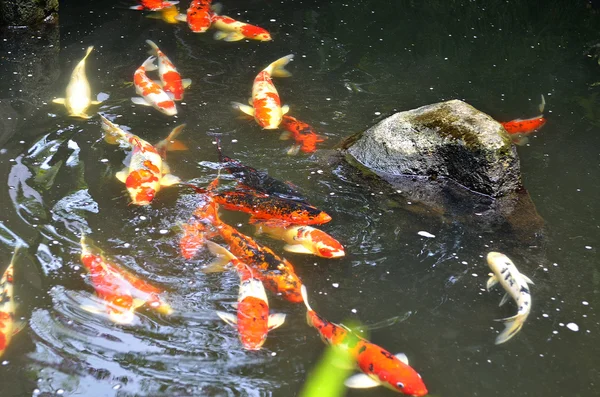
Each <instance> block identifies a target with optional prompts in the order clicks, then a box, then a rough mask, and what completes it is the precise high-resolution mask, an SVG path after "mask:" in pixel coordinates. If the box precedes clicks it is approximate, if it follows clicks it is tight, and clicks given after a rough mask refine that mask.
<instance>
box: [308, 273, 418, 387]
mask: <svg viewBox="0 0 600 397" xmlns="http://www.w3.org/2000/svg"><path fill="white" fill-rule="evenodd" d="M301 290H302V298H303V300H304V304H305V305H306V321H307V322H308V325H310V326H312V327H314V328H316V329H317V331H319V335H320V336H321V339H322V340H323V342H325V343H326V344H329V345H343V346H344V347H345V348H346V349H348V351H349V352H350V354H351V356H352V357H353V358H354V359H355V360H356V363H357V365H358V367H359V368H360V370H361V371H362V372H363V373H362V374H357V375H354V376H351V377H350V378H348V379H347V380H346V382H345V384H346V386H348V387H351V388H369V387H375V386H385V387H387V388H389V389H392V390H394V391H397V392H400V393H403V394H406V395H409V396H419V397H420V396H425V395H427V393H428V392H427V387H426V386H425V384H424V383H423V379H422V378H421V375H419V373H417V371H415V370H414V369H413V368H412V367H411V366H410V365H409V364H408V358H407V357H406V355H405V354H403V353H400V354H397V355H393V354H392V353H390V352H389V351H387V350H385V349H384V348H382V347H380V346H377V345H376V344H374V343H371V342H369V341H368V340H366V339H363V338H361V337H360V336H358V335H356V334H354V333H352V331H350V330H349V329H348V328H347V327H345V326H343V325H338V324H334V323H330V322H329V321H327V320H325V319H324V318H323V317H321V316H319V315H318V314H317V313H316V312H315V311H314V310H313V309H311V307H310V306H309V304H308V299H307V294H306V287H305V286H304V285H303V286H302V288H301Z"/></svg>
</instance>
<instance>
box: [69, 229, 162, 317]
mask: <svg viewBox="0 0 600 397" xmlns="http://www.w3.org/2000/svg"><path fill="white" fill-rule="evenodd" d="M80 243H81V262H82V263H83V265H84V266H85V267H86V269H87V270H88V271H89V276H90V281H91V283H92V286H93V287H94V289H95V290H96V295H98V297H99V298H100V299H102V300H103V301H104V303H105V307H103V308H102V309H104V311H105V312H107V313H108V317H109V318H110V319H111V320H112V321H114V322H116V323H119V324H131V323H132V322H133V317H134V311H135V309H137V308H138V307H141V306H143V305H145V304H147V305H148V306H149V307H151V308H153V309H155V310H156V311H158V312H159V313H162V314H171V313H173V310H172V309H171V307H170V306H169V305H168V304H167V303H165V302H164V301H163V300H162V299H161V298H160V294H161V293H162V291H161V290H160V289H158V288H156V287H154V286H153V285H151V284H149V283H147V282H146V281H144V280H142V279H140V278H138V277H137V276H135V275H133V274H131V273H129V272H128V271H126V270H125V269H123V268H121V267H120V266H119V265H117V264H116V263H114V262H111V261H109V260H107V259H106V258H105V257H104V254H103V253H102V252H101V251H100V250H98V249H96V248H95V247H93V246H92V245H91V244H90V243H89V242H88V241H87V238H86V237H85V236H83V235H82V236H81V241H80ZM84 309H86V310H88V311H90V312H94V313H98V312H101V311H100V310H98V308H96V307H88V306H86V307H84Z"/></svg>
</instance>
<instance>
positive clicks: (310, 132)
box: [280, 115, 325, 154]
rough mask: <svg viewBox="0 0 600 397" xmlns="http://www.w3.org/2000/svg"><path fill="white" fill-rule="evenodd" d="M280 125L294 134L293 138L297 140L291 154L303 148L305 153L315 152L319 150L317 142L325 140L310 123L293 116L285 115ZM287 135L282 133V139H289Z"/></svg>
mask: <svg viewBox="0 0 600 397" xmlns="http://www.w3.org/2000/svg"><path fill="white" fill-rule="evenodd" d="M280 126H281V128H282V129H284V130H286V131H288V133H291V134H293V138H294V140H295V141H296V145H295V147H292V149H290V152H288V153H289V154H292V153H293V152H295V151H297V150H301V151H303V152H304V153H313V152H315V151H316V150H317V143H320V142H324V141H325V139H324V138H323V137H322V136H320V135H318V134H317V133H316V132H315V130H314V129H313V128H312V127H311V126H310V125H308V124H306V123H305V122H303V121H300V120H298V119H296V118H294V117H292V116H288V115H285V116H283V119H282V121H281V125H280ZM287 137H288V134H286V133H284V134H282V139H287Z"/></svg>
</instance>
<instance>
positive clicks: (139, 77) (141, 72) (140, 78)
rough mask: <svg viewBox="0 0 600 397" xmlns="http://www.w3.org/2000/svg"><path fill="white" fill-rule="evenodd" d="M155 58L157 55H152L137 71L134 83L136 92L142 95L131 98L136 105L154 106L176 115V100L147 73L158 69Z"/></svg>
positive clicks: (168, 113) (161, 110)
mask: <svg viewBox="0 0 600 397" xmlns="http://www.w3.org/2000/svg"><path fill="white" fill-rule="evenodd" d="M155 59H156V58H155V57H153V56H151V57H150V58H148V59H146V61H145V62H144V63H143V64H142V66H140V67H139V68H137V70H136V71H135V73H134V75H133V84H134V85H135V92H137V94H138V95H141V97H133V98H131V102H133V103H135V104H136V105H142V106H152V107H153V108H155V109H156V110H158V111H159V112H161V113H164V114H166V115H167V116H174V115H176V114H177V108H176V107H175V102H173V100H172V99H171V98H170V97H169V95H167V93H166V92H165V91H163V89H162V88H161V87H160V86H159V85H158V84H156V83H155V82H154V81H152V80H151V79H150V78H149V77H148V76H147V75H146V72H148V71H151V70H156V69H157V66H156V65H155V64H154V60H155Z"/></svg>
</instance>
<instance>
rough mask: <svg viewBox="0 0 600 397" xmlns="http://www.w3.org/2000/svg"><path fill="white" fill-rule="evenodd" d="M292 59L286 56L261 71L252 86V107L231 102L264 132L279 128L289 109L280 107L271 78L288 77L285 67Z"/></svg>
mask: <svg viewBox="0 0 600 397" xmlns="http://www.w3.org/2000/svg"><path fill="white" fill-rule="evenodd" d="M293 58H294V55H292V54H290V55H286V56H284V57H282V58H279V59H278V60H276V61H275V62H273V63H271V64H270V65H269V66H267V67H266V68H265V69H263V70H262V71H261V72H260V73H258V75H257V76H256V78H255V79H254V84H253V85H252V106H248V105H243V104H241V103H238V102H233V103H232V105H233V107H234V108H236V109H238V110H240V111H242V112H244V113H246V114H248V115H250V116H253V117H254V119H255V120H256V122H257V123H258V125H260V126H261V127H262V128H263V129H265V130H273V129H276V128H278V127H279V124H280V123H281V119H282V118H283V115H284V114H286V113H287V112H288V111H289V110H290V109H289V107H288V106H287V105H285V106H283V107H282V106H281V100H280V99H279V94H278V93H277V89H276V88H275V85H274V84H273V80H272V79H271V77H289V76H291V74H290V72H288V71H287V70H286V69H285V66H286V65H287V64H288V63H289V62H290V61H291V60H292V59H293Z"/></svg>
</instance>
